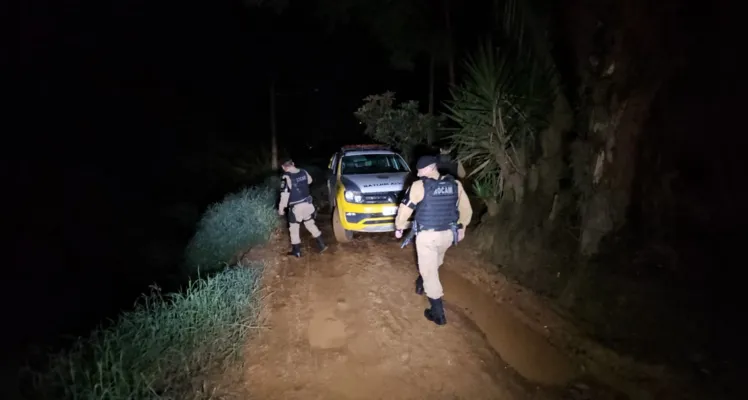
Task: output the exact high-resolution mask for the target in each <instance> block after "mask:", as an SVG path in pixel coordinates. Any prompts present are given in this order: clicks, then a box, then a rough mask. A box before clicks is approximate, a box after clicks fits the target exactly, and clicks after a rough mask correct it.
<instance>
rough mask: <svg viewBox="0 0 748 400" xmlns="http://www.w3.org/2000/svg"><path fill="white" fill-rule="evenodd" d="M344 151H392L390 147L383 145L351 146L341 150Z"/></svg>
mask: <svg viewBox="0 0 748 400" xmlns="http://www.w3.org/2000/svg"><path fill="white" fill-rule="evenodd" d="M340 150H342V151H355V150H391V148H390V146H386V145H383V144H349V145H345V146H343V147H341V148H340Z"/></svg>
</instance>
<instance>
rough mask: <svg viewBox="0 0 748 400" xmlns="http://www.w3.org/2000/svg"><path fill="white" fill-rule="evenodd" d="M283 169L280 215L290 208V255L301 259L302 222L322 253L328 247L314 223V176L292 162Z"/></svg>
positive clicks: (287, 162)
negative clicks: (311, 193) (311, 186)
mask: <svg viewBox="0 0 748 400" xmlns="http://www.w3.org/2000/svg"><path fill="white" fill-rule="evenodd" d="M281 167H282V168H283V175H282V176H281V196H280V204H279V205H278V214H280V215H284V214H285V209H286V206H288V224H289V225H288V230H289V232H290V234H291V251H290V252H289V253H288V255H289V256H296V257H301V237H300V236H299V230H300V229H301V226H300V224H301V223H302V222H303V223H304V226H305V227H306V229H307V230H308V231H309V233H311V234H312V236H313V237H314V238H315V239H316V240H317V248H318V249H319V252H320V253H322V252H323V251H325V249H327V246H326V245H325V242H324V241H323V240H322V232H320V231H319V228H317V225H316V224H315V223H314V217H315V214H316V212H315V209H314V204H313V203H312V196H311V195H310V194H309V185H311V183H312V176H311V175H309V173H308V172H306V171H305V170H303V169H299V168H296V166H295V165H294V163H293V161H292V160H286V161H284V162H283V164H282V165H281Z"/></svg>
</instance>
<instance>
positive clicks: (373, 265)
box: [241, 219, 617, 400]
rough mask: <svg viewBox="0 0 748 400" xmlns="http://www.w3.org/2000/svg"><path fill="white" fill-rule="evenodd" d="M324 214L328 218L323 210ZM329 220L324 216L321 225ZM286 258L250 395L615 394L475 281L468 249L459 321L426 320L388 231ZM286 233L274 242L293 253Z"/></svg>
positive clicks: (273, 272)
mask: <svg viewBox="0 0 748 400" xmlns="http://www.w3.org/2000/svg"><path fill="white" fill-rule="evenodd" d="M321 220H322V219H321ZM320 225H322V227H323V228H324V227H325V225H327V224H324V223H323V222H321V223H320ZM323 232H324V235H325V237H326V238H327V239H328V242H329V243H330V247H329V249H328V250H327V251H326V252H325V253H324V254H321V255H320V254H316V252H315V251H314V248H313V247H312V244H313V242H312V241H311V238H309V237H308V234H307V236H303V240H304V246H305V247H304V248H303V251H304V256H303V258H301V259H296V258H291V257H280V258H278V262H277V265H275V266H271V267H270V269H269V270H268V274H267V277H266V285H267V290H268V296H269V297H268V300H267V301H268V308H267V319H266V322H265V324H266V325H267V329H263V330H262V332H261V333H260V334H259V335H257V336H256V337H255V338H253V339H252V340H251V343H249V345H248V348H247V356H246V357H247V359H246V363H245V368H244V370H243V372H242V374H243V377H242V378H241V381H243V388H242V389H241V391H242V392H243V396H242V398H255V399H305V400H306V399H427V398H433V399H561V398H569V399H584V398H589V399H593V398H594V399H612V398H617V397H614V396H613V395H612V394H611V393H603V392H599V393H596V390H597V389H595V387H596V386H595V384H591V383H589V382H586V381H585V382H586V383H581V382H582V378H583V377H582V374H581V367H580V366H579V365H577V364H576V363H575V362H574V361H572V360H571V359H570V358H567V357H566V356H565V355H564V354H562V353H561V352H560V351H559V350H557V349H556V348H555V347H553V346H552V345H550V344H549V342H548V340H547V339H546V335H545V334H544V333H543V332H538V331H537V330H536V329H532V328H530V326H529V325H527V324H525V323H524V322H522V319H521V318H520V317H518V316H517V313H516V312H515V311H516V310H512V309H511V308H510V307H508V306H507V305H502V304H500V303H498V302H497V301H496V300H495V299H494V297H493V296H491V295H490V294H489V292H488V291H486V290H483V289H482V288H480V287H478V286H476V285H474V284H473V283H472V282H471V281H470V280H467V279H465V278H464V276H465V275H464V274H463V272H464V271H469V270H470V269H471V268H472V269H474V268H475V266H473V265H472V264H473V263H475V262H477V261H476V259H475V255H474V254H473V253H471V251H470V250H469V246H467V245H463V244H460V245H459V246H457V247H455V248H453V249H451V250H450V252H448V254H447V257H446V260H445V265H444V266H443V267H442V270H441V278H442V283H443V285H444V287H445V293H446V294H445V306H446V309H447V311H446V312H447V319H448V324H447V325H446V326H436V325H434V324H433V323H430V322H428V321H426V320H425V318H424V316H423V310H424V308H426V307H427V305H428V302H427V300H426V298H425V297H422V296H418V295H416V294H415V293H414V286H413V285H414V280H415V278H416V276H417V275H416V274H417V273H416V269H415V268H416V267H415V252H414V249H413V247H412V246H409V247H408V248H406V249H400V248H399V243H398V241H396V240H395V239H394V238H393V237H392V235H389V234H367V235H361V236H358V237H356V238H355V239H354V241H353V242H351V243H347V244H338V243H335V241H334V240H333V239H332V235H331V234H330V232H329V229H328V230H324V229H323ZM285 239H286V238H285V237H281V238H279V240H277V241H276V243H275V244H274V245H273V246H271V248H270V249H269V250H271V251H274V252H278V253H280V252H284V251H287V242H286V240H285Z"/></svg>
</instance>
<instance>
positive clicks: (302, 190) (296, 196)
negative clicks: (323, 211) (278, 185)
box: [283, 169, 311, 206]
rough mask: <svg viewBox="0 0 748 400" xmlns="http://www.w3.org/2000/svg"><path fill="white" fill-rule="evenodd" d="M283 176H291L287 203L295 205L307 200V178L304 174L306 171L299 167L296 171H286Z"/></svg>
mask: <svg viewBox="0 0 748 400" xmlns="http://www.w3.org/2000/svg"><path fill="white" fill-rule="evenodd" d="M283 176H284V177H285V176H287V177H289V178H291V194H290V195H289V197H288V205H291V206H293V205H296V204H299V203H303V202H305V201H307V202H308V201H309V200H311V199H310V196H309V179H308V178H307V176H306V171H304V170H303V169H299V172H297V173H295V174H294V173H290V172H286V173H285V174H283Z"/></svg>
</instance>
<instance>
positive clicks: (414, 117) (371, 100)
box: [354, 92, 442, 158]
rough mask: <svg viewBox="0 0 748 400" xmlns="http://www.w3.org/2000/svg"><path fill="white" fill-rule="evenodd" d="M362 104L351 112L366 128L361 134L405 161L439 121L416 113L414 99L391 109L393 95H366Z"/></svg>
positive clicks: (416, 108)
mask: <svg viewBox="0 0 748 400" xmlns="http://www.w3.org/2000/svg"><path fill="white" fill-rule="evenodd" d="M364 102H365V103H364V105H363V106H361V107H360V108H359V109H358V110H357V111H356V112H355V113H354V115H355V116H356V118H358V119H359V121H361V122H362V123H363V124H365V125H366V130H365V131H364V133H365V134H366V135H368V136H369V137H371V138H372V139H374V140H376V141H378V142H381V143H384V144H387V145H390V146H392V147H395V148H397V149H399V150H400V151H401V152H402V153H403V155H404V156H405V157H406V158H409V157H410V156H411V153H412V151H413V149H414V148H415V146H416V145H418V144H422V143H426V140H427V138H428V133H429V130H430V129H433V128H434V127H436V126H437V125H438V123H439V122H441V121H442V119H441V118H440V117H434V116H433V115H429V114H422V113H420V112H419V111H418V102H417V101H414V100H411V101H407V102H405V103H401V104H400V105H399V106H398V107H395V106H393V105H394V103H395V93H393V92H386V93H383V94H379V95H371V96H367V97H366V98H364Z"/></svg>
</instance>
